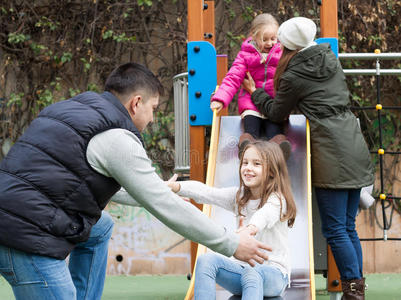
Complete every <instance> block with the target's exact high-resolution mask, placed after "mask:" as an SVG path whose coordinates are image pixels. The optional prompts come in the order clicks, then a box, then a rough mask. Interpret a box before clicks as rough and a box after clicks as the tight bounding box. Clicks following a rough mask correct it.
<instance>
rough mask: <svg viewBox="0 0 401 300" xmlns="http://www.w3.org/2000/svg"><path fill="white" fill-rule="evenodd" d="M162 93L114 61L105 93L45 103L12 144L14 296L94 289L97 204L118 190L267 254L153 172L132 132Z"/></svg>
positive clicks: (245, 256) (103, 257)
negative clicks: (209, 216) (209, 214)
mask: <svg viewBox="0 0 401 300" xmlns="http://www.w3.org/2000/svg"><path fill="white" fill-rule="evenodd" d="M162 93H163V89H162V86H161V84H160V82H159V80H158V79H157V78H156V77H155V76H154V75H153V74H152V72H150V71H149V70H148V69H146V68H145V67H143V66H142V65H139V64H136V63H127V64H124V65H121V66H119V67H118V68H116V69H115V70H114V71H113V72H112V73H111V74H110V76H109V77H108V79H107V81H106V85H105V92H104V93H102V94H97V93H93V92H85V93H82V94H80V95H77V96H75V97H73V98H71V99H69V100H65V101H61V102H58V103H56V104H53V105H51V106H48V107H47V108H45V109H44V110H43V111H42V112H41V113H40V114H39V115H38V117H37V118H36V119H35V120H33V121H32V123H31V125H30V126H29V128H28V129H27V130H26V132H25V133H24V134H23V135H22V136H21V137H20V139H19V140H18V141H17V142H16V143H15V144H14V146H13V147H12V148H11V149H10V151H9V153H8V154H7V156H6V157H5V158H4V159H3V161H2V162H1V164H0V274H1V275H3V276H4V277H5V278H6V280H7V281H8V282H9V283H10V284H11V286H12V288H13V291H14V294H15V296H16V298H17V299H41V300H42V299H57V300H59V299H66V300H67V299H68V300H71V299H100V297H101V293H102V290H103V283H104V276H105V268H106V262H107V243H108V240H109V238H110V235H111V230H112V220H111V219H110V216H108V215H107V214H106V213H103V214H102V210H103V209H104V207H105V206H106V204H107V203H108V202H109V201H110V198H111V197H112V196H113V195H118V193H117V192H119V191H120V192H121V193H122V192H125V193H128V194H129V196H130V197H131V198H132V201H133V202H136V203H138V204H139V205H141V206H143V207H144V208H146V209H147V210H148V211H149V212H150V213H151V214H153V215H154V216H155V217H156V218H158V219H159V220H160V221H161V222H163V223H164V224H166V225H167V226H168V227H170V228H171V229H172V230H174V231H176V232H178V233H179V234H181V235H183V236H185V237H187V238H188V239H191V240H193V241H195V242H198V243H201V244H204V245H206V246H207V247H209V248H211V249H212V250H214V251H217V252H220V253H222V254H224V255H226V256H231V255H234V256H235V257H236V258H238V259H241V260H243V261H247V262H249V263H250V264H251V265H254V263H255V262H259V263H262V262H263V260H265V259H267V258H268V257H267V255H266V254H265V252H264V251H263V250H270V248H269V247H268V246H267V245H264V244H262V243H260V242H258V241H256V240H255V239H254V238H253V237H252V236H251V235H250V234H249V231H247V230H244V231H241V232H240V233H233V232H229V231H227V230H226V229H225V228H224V227H222V226H219V225H217V224H215V223H213V222H212V221H211V220H210V219H208V218H207V217H206V216H204V215H203V214H202V213H201V212H200V211H199V210H198V209H196V208H195V207H194V206H192V205H191V204H189V203H187V202H185V201H182V199H180V198H179V197H178V196H177V195H175V194H174V193H173V192H171V191H170V189H169V188H168V187H167V185H166V184H165V183H164V182H163V181H162V180H161V179H160V178H159V176H158V175H157V174H156V173H155V171H154V168H153V167H152V165H151V161H150V160H149V158H148V157H147V155H146V152H145V149H144V148H143V143H142V138H141V135H140V132H141V131H142V130H143V129H144V128H145V127H146V126H147V125H148V124H149V122H152V121H153V112H154V109H155V108H156V107H157V105H158V103H159V95H161V94H162ZM121 187H123V189H121ZM120 189H121V190H120ZM120 192H119V193H120ZM134 199H135V200H134ZM70 253H71V256H70V263H69V264H70V269H68V267H67V266H66V263H65V261H64V259H65V258H66V257H67V255H68V254H70Z"/></svg>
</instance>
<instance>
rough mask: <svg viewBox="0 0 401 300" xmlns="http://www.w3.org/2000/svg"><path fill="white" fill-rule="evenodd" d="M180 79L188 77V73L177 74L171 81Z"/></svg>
mask: <svg viewBox="0 0 401 300" xmlns="http://www.w3.org/2000/svg"><path fill="white" fill-rule="evenodd" d="M182 77H188V72H185V73H180V74H178V75H175V76H174V77H173V80H176V79H179V78H182Z"/></svg>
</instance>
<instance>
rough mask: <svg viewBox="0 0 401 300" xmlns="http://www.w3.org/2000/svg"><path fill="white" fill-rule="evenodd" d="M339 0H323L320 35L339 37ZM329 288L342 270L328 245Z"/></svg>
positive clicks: (336, 282) (332, 289) (334, 287)
mask: <svg viewBox="0 0 401 300" xmlns="http://www.w3.org/2000/svg"><path fill="white" fill-rule="evenodd" d="M337 11H338V6H337V0H323V1H322V6H321V7H320V35H321V37H323V38H326V37H333V38H338V16H337ZM327 290H328V291H329V292H341V280H340V272H339V271H338V268H337V265H336V262H335V260H334V256H333V252H332V251H331V248H330V246H329V245H327Z"/></svg>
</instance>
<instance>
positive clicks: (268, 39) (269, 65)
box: [210, 14, 291, 158]
mask: <svg viewBox="0 0 401 300" xmlns="http://www.w3.org/2000/svg"><path fill="white" fill-rule="evenodd" d="M278 26H279V25H278V22H277V20H276V19H275V18H274V17H273V16H272V15H270V14H260V15H258V16H256V18H255V19H254V20H253V21H252V24H251V30H250V34H249V35H250V36H249V37H248V38H247V39H246V40H245V41H244V42H243V43H242V46H241V50H240V51H239V52H238V54H237V57H236V58H235V60H234V62H233V65H232V66H231V68H230V70H229V71H228V72H227V74H226V76H225V77H224V79H223V82H222V84H221V85H220V87H219V88H218V90H217V91H216V93H215V94H214V95H213V97H212V102H211V104H210V108H211V109H212V110H213V109H217V110H218V111H220V110H221V109H222V108H223V107H227V106H228V104H229V103H230V102H231V101H232V99H233V97H234V95H235V94H236V93H237V91H238V89H240V87H241V84H242V81H243V80H244V78H245V76H247V72H249V73H250V75H251V76H252V78H253V79H254V81H255V84H256V87H257V88H264V89H265V91H266V92H267V93H268V94H269V95H270V96H271V97H274V87H273V77H274V73H275V72H276V67H277V64H278V61H279V59H280V57H281V53H282V50H281V47H280V44H279V43H277V30H278ZM238 110H239V114H240V115H241V118H242V119H243V125H244V134H242V135H241V137H240V140H239V144H238V146H239V149H240V153H241V150H242V149H243V148H244V147H245V145H246V144H247V142H249V141H252V140H253V139H258V138H266V139H268V140H271V139H272V138H273V139H272V141H274V142H276V143H278V144H280V147H281V149H282V150H283V152H284V156H285V157H286V158H288V156H289V154H290V151H291V145H290V144H289V142H288V141H287V140H286V138H285V136H284V135H283V124H277V123H273V122H271V121H270V120H268V119H267V118H266V117H265V116H264V115H262V114H261V113H260V112H259V110H258V109H257V108H256V106H255V105H254V104H253V102H252V100H251V95H250V94H249V93H248V92H246V91H245V90H244V89H242V88H241V89H240V92H239V95H238Z"/></svg>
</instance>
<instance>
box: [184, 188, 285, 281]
mask: <svg viewBox="0 0 401 300" xmlns="http://www.w3.org/2000/svg"><path fill="white" fill-rule="evenodd" d="M180 186H181V188H180V191H179V192H178V194H179V195H180V196H183V197H189V198H192V199H193V200H194V201H196V202H197V203H204V204H214V205H218V206H220V207H222V208H224V209H226V210H228V211H231V212H233V213H234V214H235V215H236V216H237V227H238V224H239V215H238V207H237V205H236V202H235V197H236V194H237V191H238V187H229V188H214V187H209V186H207V185H205V184H203V183H201V182H198V181H183V182H180ZM280 202H281V203H280ZM259 204H260V199H258V200H249V201H248V203H247V205H246V206H245V207H244V209H243V211H242V214H243V215H244V216H245V219H244V225H245V226H246V225H248V224H252V225H255V226H256V227H257V228H258V233H257V234H256V237H255V238H256V239H257V240H259V241H261V242H263V243H265V244H267V245H269V246H271V247H272V248H273V251H272V252H268V255H269V260H267V261H265V263H266V264H269V265H273V266H276V267H277V268H279V269H280V270H281V272H283V274H288V275H289V274H290V273H291V268H290V261H291V260H290V254H289V243H288V223H287V221H283V222H282V221H280V206H282V208H281V214H285V213H286V210H287V203H286V201H285V199H284V197H283V196H282V197H281V201H280V197H279V195H278V194H276V193H274V194H272V195H270V196H269V198H268V199H267V201H266V203H265V205H263V207H261V208H260V209H258V206H259ZM237 261H238V260H237ZM238 263H240V264H244V263H243V262H240V261H238Z"/></svg>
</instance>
